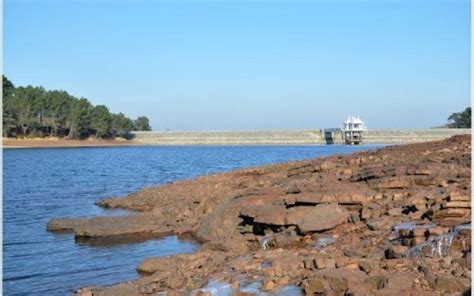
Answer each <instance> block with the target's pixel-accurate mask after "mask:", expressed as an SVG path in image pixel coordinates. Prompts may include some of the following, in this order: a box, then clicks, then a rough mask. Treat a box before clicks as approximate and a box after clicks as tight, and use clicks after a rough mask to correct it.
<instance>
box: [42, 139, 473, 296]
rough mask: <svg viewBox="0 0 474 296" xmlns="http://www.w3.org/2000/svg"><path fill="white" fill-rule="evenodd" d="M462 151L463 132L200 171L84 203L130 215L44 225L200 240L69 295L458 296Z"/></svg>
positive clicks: (466, 198) (462, 287)
mask: <svg viewBox="0 0 474 296" xmlns="http://www.w3.org/2000/svg"><path fill="white" fill-rule="evenodd" d="M470 149H471V137H470V136H455V137H452V138H450V139H447V140H443V141H436V142H428V143H421V144H410V145H402V146H391V147H386V148H380V149H377V150H374V151H364V152H357V153H353V154H349V155H343V156H341V155H336V156H329V157H323V158H316V159H311V160H303V161H297V162H289V163H282V164H275V165H268V166H263V167H254V168H248V169H240V170H236V171H232V172H228V173H219V174H212V175H208V176H203V177H199V178H197V179H193V180H187V181H177V182H174V183H171V184H167V185H163V186H159V187H150V188H145V189H142V190H140V191H137V192H135V193H132V194H130V195H128V196H126V197H123V198H108V199H105V200H101V201H99V202H97V203H96V204H97V205H98V206H101V207H103V208H111V209H114V208H119V209H128V210H133V211H137V212H139V214H137V215H131V216H120V217H109V216H103V217H94V218H89V219H88V218H81V219H52V220H50V221H49V222H48V224H47V230H48V231H52V232H57V231H62V232H64V231H69V232H72V233H73V234H74V236H75V237H76V239H83V240H94V239H99V238H100V239H105V240H108V239H113V238H114V237H115V238H117V237H120V236H122V235H127V236H130V237H133V236H137V237H139V236H141V235H144V234H147V235H153V236H163V235H168V234H170V233H172V234H175V235H183V234H187V235H190V236H192V237H194V238H195V239H196V240H197V241H198V242H199V243H201V248H200V249H199V250H198V251H196V252H195V253H192V254H182V255H176V256H170V257H154V258H148V259H146V260H144V261H143V262H142V263H141V264H140V265H139V266H138V268H137V270H138V271H139V273H140V275H141V276H140V278H139V279H137V280H134V281H128V282H125V283H119V284H115V285H112V286H106V287H98V286H96V287H88V288H81V289H79V290H77V291H76V294H79V295H94V296H97V295H122V294H123V295H142V294H156V293H158V294H159V293H162V292H168V293H170V294H172V295H188V294H190V295H210V294H209V292H210V291H215V289H216V287H217V288H218V289H231V290H230V292H229V293H230V294H232V293H236V294H232V295H241V294H239V293H240V292H245V291H248V289H249V288H248V287H253V288H252V289H254V290H253V291H255V292H257V291H282V289H291V291H293V292H298V293H306V294H329V295H332V294H337V295H339V294H341V295H342V294H347V295H387V294H394V293H399V294H404V295H405V294H406V295H408V294H411V295H441V294H443V293H465V292H466V291H468V290H469V289H470V287H471V282H470V275H471V262H470V258H471V239H470V237H471V236H470V234H471V229H470V224H469V226H466V223H470V221H471V205H470V199H471V198H470V191H471V180H470V165H471V158H470V156H471V150H470ZM460 225H461V226H460ZM216 285H217V286H216ZM256 286H257V288H255V287H256ZM213 289H214V290H213ZM255 289H257V290H255ZM239 291H240V292H239ZM286 291H288V290H286ZM173 293H174V294H173ZM294 295H298V294H294Z"/></svg>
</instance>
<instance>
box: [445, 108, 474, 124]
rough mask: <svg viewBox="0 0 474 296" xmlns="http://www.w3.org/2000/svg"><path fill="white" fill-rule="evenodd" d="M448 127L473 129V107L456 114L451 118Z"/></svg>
mask: <svg viewBox="0 0 474 296" xmlns="http://www.w3.org/2000/svg"><path fill="white" fill-rule="evenodd" d="M448 121H449V123H448V125H447V126H448V127H450V128H471V107H467V108H466V109H465V110H464V111H462V112H456V113H453V114H451V115H450V116H449V118H448Z"/></svg>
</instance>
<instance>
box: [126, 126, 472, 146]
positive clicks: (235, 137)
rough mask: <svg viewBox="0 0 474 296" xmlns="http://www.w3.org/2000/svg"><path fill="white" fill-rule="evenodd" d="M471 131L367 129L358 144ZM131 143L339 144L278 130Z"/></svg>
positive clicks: (152, 137) (153, 135) (320, 134)
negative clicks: (360, 142)
mask: <svg viewBox="0 0 474 296" xmlns="http://www.w3.org/2000/svg"><path fill="white" fill-rule="evenodd" d="M470 133H471V129H369V130H368V131H366V132H364V134H363V141H362V144H408V143H418V142H426V141H435V140H442V139H446V138H449V137H451V136H454V135H459V134H470ZM131 135H132V136H133V140H134V141H136V142H138V143H141V144H149V145H323V144H343V141H342V133H341V132H340V131H339V130H329V129H326V130H325V129H317V130H278V131H151V132H132V133H131Z"/></svg>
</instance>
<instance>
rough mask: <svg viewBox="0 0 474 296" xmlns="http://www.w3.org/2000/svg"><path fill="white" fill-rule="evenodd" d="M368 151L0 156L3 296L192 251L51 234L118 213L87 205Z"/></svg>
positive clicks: (58, 289) (123, 272) (173, 150)
mask: <svg viewBox="0 0 474 296" xmlns="http://www.w3.org/2000/svg"><path fill="white" fill-rule="evenodd" d="M374 147H375V146H338V145H334V146H251V147H242V146H238V147H224V146H219V147H211V146H209V147H206V146H204V147H203V146H201V147H193V146H186V147H110V148H62V149H55V148H53V149H9V150H5V151H3V166H4V171H3V190H4V195H3V228H4V230H3V231H4V232H3V251H4V254H3V256H4V257H3V285H4V294H5V295H39V294H41V295H64V294H70V293H71V292H72V291H73V289H76V288H79V287H81V286H88V285H106V284H113V283H116V282H119V281H124V280H130V279H135V278H137V277H138V275H137V273H136V271H135V268H136V266H137V265H138V263H139V262H141V261H142V260H143V259H145V258H147V257H151V256H164V255H171V254H176V253H185V252H193V251H195V250H196V249H197V248H198V246H196V245H195V244H193V243H192V242H182V241H179V240H177V239H176V238H175V237H169V238H165V239H161V240H148V241H141V242H140V241H137V242H134V243H118V242H114V243H108V244H104V243H97V242H96V243H93V242H83V241H81V242H75V241H74V237H73V235H71V234H60V235H58V234H52V233H48V232H47V231H46V223H47V222H48V220H50V219H51V218H57V217H90V216H97V215H124V214H126V212H125V211H120V210H119V211H117V210H103V209H101V208H99V207H97V206H95V205H94V202H96V201H98V200H100V199H102V198H106V197H110V196H123V195H126V194H128V193H131V192H134V191H136V190H139V189H141V188H143V187H146V186H151V185H159V184H165V183H167V182H172V181H176V180H180V179H188V178H194V177H197V176H200V175H205V174H209V173H216V172H223V171H230V170H232V169H236V168H243V167H249V166H258V165H264V164H270V163H277V162H284V161H289V160H301V159H306V158H314V157H318V156H327V155H332V154H340V153H350V152H353V151H356V150H366V149H371V148H374Z"/></svg>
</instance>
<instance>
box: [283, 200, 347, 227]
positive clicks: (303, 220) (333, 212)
mask: <svg viewBox="0 0 474 296" xmlns="http://www.w3.org/2000/svg"><path fill="white" fill-rule="evenodd" d="M348 216H349V213H348V212H347V211H346V210H345V209H344V208H342V207H340V206H338V205H337V204H319V205H317V206H314V207H311V206H305V207H293V208H289V209H288V213H287V222H288V224H291V225H297V226H298V227H299V229H300V231H301V232H302V233H306V232H311V231H323V230H328V229H332V228H334V227H336V226H338V225H340V224H343V223H346V222H347V219H348Z"/></svg>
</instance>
